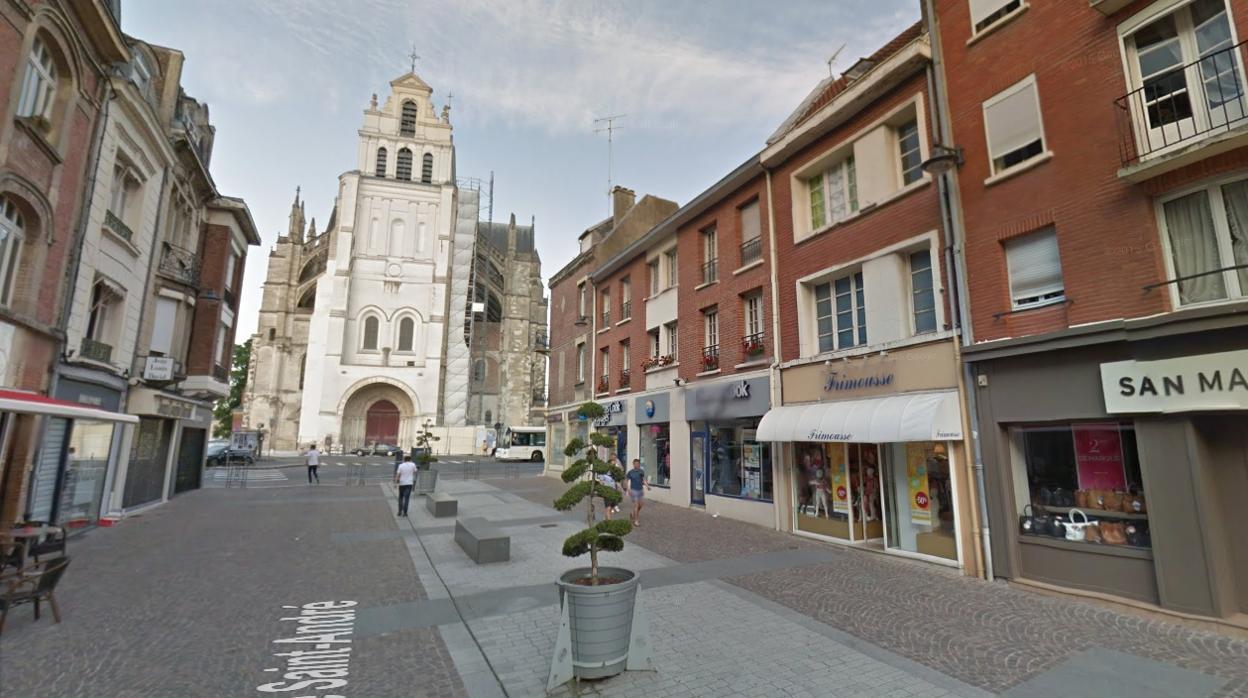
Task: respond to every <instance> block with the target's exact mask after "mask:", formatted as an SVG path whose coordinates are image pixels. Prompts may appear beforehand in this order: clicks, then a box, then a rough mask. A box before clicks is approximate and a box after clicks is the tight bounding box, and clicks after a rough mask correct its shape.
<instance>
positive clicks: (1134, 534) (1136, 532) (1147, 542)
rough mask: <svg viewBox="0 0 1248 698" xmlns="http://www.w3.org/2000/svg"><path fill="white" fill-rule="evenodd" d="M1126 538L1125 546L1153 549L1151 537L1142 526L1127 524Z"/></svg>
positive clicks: (1146, 528)
mask: <svg viewBox="0 0 1248 698" xmlns="http://www.w3.org/2000/svg"><path fill="white" fill-rule="evenodd" d="M1125 533H1126V536H1127V545H1133V546H1135V547H1137V548H1151V547H1153V537H1152V536H1151V535H1149V533H1148V527H1147V526H1144V525H1143V524H1133V523H1132V524H1127V527H1126V530H1125Z"/></svg>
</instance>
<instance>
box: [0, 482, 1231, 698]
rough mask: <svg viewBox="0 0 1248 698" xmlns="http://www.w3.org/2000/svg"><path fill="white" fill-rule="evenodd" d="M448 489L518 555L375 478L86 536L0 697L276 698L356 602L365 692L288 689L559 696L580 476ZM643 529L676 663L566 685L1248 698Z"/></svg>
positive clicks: (636, 557) (1117, 632) (14, 628)
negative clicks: (295, 664)
mask: <svg viewBox="0 0 1248 698" xmlns="http://www.w3.org/2000/svg"><path fill="white" fill-rule="evenodd" d="M439 490H440V491H444V492H447V493H449V494H452V495H453V496H455V497H457V498H458V500H459V515H460V516H461V517H471V516H483V517H485V518H488V519H490V520H492V521H494V522H495V523H496V525H498V526H499V527H501V528H503V529H504V530H505V531H506V532H507V533H508V534H509V535H510V536H511V546H512V547H511V561H510V562H506V563H496V564H491V565H481V566H478V565H475V564H473V563H471V562H470V561H469V560H468V559H467V557H466V556H465V555H464V553H463V552H462V551H461V550H460V549H459V548H458V546H456V545H455V543H454V541H453V534H454V522H453V521H451V520H449V519H433V518H432V517H430V516H428V515H427V514H426V512H425V509H424V500H423V499H421V498H419V497H417V498H415V499H414V501H413V502H412V506H411V516H410V519H407V520H404V519H398V518H396V517H395V511H394V506H395V504H394V499H393V497H392V495H391V492H390V486H389V485H377V484H371V485H368V486H363V487H344V486H337V485H328V484H327V485H322V486H320V487H289V488H280V489H279V488H274V489H247V490H243V489H211V490H202V491H198V492H193V493H188V494H186V495H182V496H179V497H176V498H174V499H173V500H172V501H170V502H169V503H168V504H167V505H165V506H163V507H160V508H158V509H155V510H153V511H152V512H151V513H149V514H144V515H142V516H139V517H135V518H133V519H128V520H127V521H125V522H123V523H122V524H121V525H120V526H117V527H114V528H108V529H98V530H94V531H91V532H89V533H87V534H86V535H85V536H82V537H79V538H76V539H74V540H73V541H71V543H70V556H71V558H72V560H73V563H72V564H71V567H70V569H69V572H68V574H67V576H66V578H65V580H64V582H63V583H62V586H61V589H60V590H58V598H59V599H60V602H61V610H62V613H63V616H64V622H63V623H61V624H59V625H56V624H53V623H52V622H51V619H50V618H46V617H45V620H43V621H40V622H39V623H33V622H32V620H31V613H30V609H29V608H28V607H22V608H19V609H17V610H16V611H14V612H13V613H11V614H10V617H9V620H8V626H7V627H6V628H5V631H4V634H3V636H2V637H0V656H2V657H3V670H2V671H0V695H4V696H5V698H9V697H10V696H14V697H24V696H50V695H55V696H71V695H93V696H94V695H101V696H104V695H107V696H113V695H125V696H161V697H163V696H171V695H177V696H225V695H270V694H269V693H264V692H259V693H258V692H257V690H258V689H257V687H259V686H263V685H266V684H269V683H271V682H274V681H281V680H282V677H283V674H282V673H281V672H282V671H284V669H282V667H283V666H284V664H283V662H286V661H288V660H285V659H281V658H280V654H279V653H282V652H283V651H284V649H289V647H291V645H289V644H287V645H282V644H278V643H279V641H280V640H282V639H283V638H287V639H288V638H290V637H292V634H293V633H294V630H293V627H292V621H288V620H282V619H283V618H287V617H289V615H290V614H298V613H300V611H299V609H301V608H305V607H306V605H308V604H317V603H325V602H329V601H334V602H342V601H347V600H349V601H354V602H355V603H356V605H355V606H353V607H352V610H353V612H352V614H351V619H350V626H349V632H347V631H344V632H346V634H345V635H344V636H343V637H344V638H345V639H341V638H340V640H341V641H342V642H343V645H342V646H343V647H344V648H349V656H350V662H349V676H346V677H345V679H344V680H346V681H348V685H346V686H344V687H341V688H337V689H335V690H328V688H326V687H325V686H319V687H308V688H309V689H317V688H319V689H320V690H307V691H304V692H299V691H296V692H295V693H278V695H283V694H285V695H304V694H307V695H321V696H325V695H343V696H370V697H372V696H409V695H416V696H472V697H476V696H482V697H485V696H489V697H496V696H502V695H507V696H541V695H543V694H544V692H545V691H544V689H545V683H546V677H547V672H548V670H549V666H550V658H551V653H552V650H553V645H554V638H555V632H556V623H557V619H558V609H557V605H556V596H555V588H554V585H553V580H554V579H555V577H556V576H557V575H558V574H559V573H560V572H562V571H563V570H565V569H569V568H571V567H575V566H580V565H581V563H582V562H583V561H582V560H569V559H567V558H564V557H563V556H562V555H561V553H560V548H561V542H562V540H563V538H564V537H565V536H567V535H568V534H569V533H571V532H573V531H576V530H579V529H580V527H581V525H582V523H581V521H580V520H579V518H578V517H577V516H575V515H569V514H563V513H560V512H557V511H555V510H554V509H552V508H551V506H550V502H551V501H552V500H553V499H554V497H555V496H556V495H557V494H558V493H561V492H562V490H563V484H562V483H561V482H559V481H557V480H555V479H553V478H546V477H521V478H515V479H497V480H487V481H478V480H461V479H453V478H452V479H446V480H443V481H441V482H440V483H439ZM643 524H644V525H643V527H642V528H640V529H637V530H636V531H634V533H633V534H631V535H630V536H629V537H628V539H627V541H626V546H625V550H624V552H622V553H619V554H607V555H606V556H605V560H604V562H605V564H619V565H622V566H626V567H629V568H631V569H634V570H637V571H639V572H640V575H641V583H642V590H641V592H640V595H639V599H640V602H641V604H642V607H643V609H644V611H645V613H646V617H647V620H648V623H649V626H650V633H651V641H652V643H653V646H654V648H655V660H656V664H657V671H655V672H629V673H625V674H622V675H620V676H617V677H614V678H611V679H607V680H604V681H599V682H587V683H584V684H581V685H579V686H577V685H575V684H572V685H569V686H567V687H564V688H563V689H561V690H560V691H559V692H557V693H556V695H560V696H570V695H574V694H575V695H600V696H622V697H629V696H716V697H717V698H718V697H719V696H749V697H754V696H773V695H784V696H806V697H811V698H813V697H815V696H895V697H896V698H912V697H913V696H945V695H957V696H981V695H988V694H1000V693H1004V694H1005V695H1010V696H1048V697H1052V696H1097V697H1098V698H1100V697H1102V696H1124V697H1129V698H1143V697H1152V696H1158V697H1160V696H1184V697H1187V696H1191V697H1194V698H1199V697H1200V696H1248V643H1244V642H1240V641H1236V640H1232V639H1229V638H1224V637H1220V636H1217V635H1212V634H1207V633H1203V632H1198V631H1193V630H1190V629H1187V628H1184V627H1180V626H1177V625H1174V624H1171V623H1167V622H1164V621H1158V620H1147V619H1142V618H1138V617H1134V616H1125V615H1121V614H1118V613H1115V612H1113V611H1111V610H1109V609H1107V608H1105V607H1101V606H1097V605H1095V604H1090V603H1082V602H1078V601H1071V600H1067V599H1059V598H1052V597H1048V596H1043V595H1038V594H1033V593H1029V592H1026V591H1022V590H1018V589H1014V588H1011V587H1009V586H1006V585H1004V584H988V583H985V582H980V581H977V580H973V579H966V578H964V577H960V576H958V575H957V574H954V573H952V572H951V571H949V570H946V569H944V568H940V567H933V566H930V565H925V564H923V563H917V562H912V561H909V560H903V559H895V558H893V557H890V556H884V555H879V554H875V553H870V552H864V551H860V550H852V549H846V548H843V547H840V546H833V545H826V544H821V543H817V542H814V541H810V540H805V539H800V538H795V537H793V536H790V535H787V534H782V533H778V532H776V531H771V530H768V529H764V528H760V527H756V526H751V525H748V524H743V523H740V522H736V521H731V520H727V519H713V518H711V517H710V516H707V515H705V514H702V513H700V512H696V511H692V510H688V509H683V508H677V507H671V506H665V505H661V504H657V503H653V502H652V503H648V504H647V505H646V509H645V513H644V516H643ZM335 649H336V648H335ZM317 651H321V650H317Z"/></svg>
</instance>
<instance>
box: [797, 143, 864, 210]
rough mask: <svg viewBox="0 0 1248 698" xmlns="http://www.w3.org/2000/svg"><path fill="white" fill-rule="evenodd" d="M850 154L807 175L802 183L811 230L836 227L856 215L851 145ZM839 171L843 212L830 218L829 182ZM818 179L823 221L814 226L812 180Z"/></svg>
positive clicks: (855, 192) (853, 161)
mask: <svg viewBox="0 0 1248 698" xmlns="http://www.w3.org/2000/svg"><path fill="white" fill-rule="evenodd" d="M849 145H850V152H849V154H848V155H847V156H845V157H844V158H841V159H839V160H837V161H836V162H834V163H832V164H830V165H828V166H827V167H823V168H821V169H820V170H819V171H818V172H815V173H813V174H811V175H808V176H807V177H806V178H805V179H804V180H803V181H804V183H805V185H806V198H807V200H808V201H807V206H806V215H807V216H808V218H809V219H810V227H811V229H812V230H821V229H823V228H826V227H829V226H833V225H836V224H837V223H840V222H842V221H846V220H849V219H850V218H852V217H853V216H854V214H856V213H858V210H859V206H858V164H857V162H856V161H855V160H854V154H853V149H852V146H853V143H852V142H851V143H850V144H849ZM838 170H839V173H840V178H841V194H842V195H843V196H844V198H845V211H844V212H843V213H842V214H841V215H840V217H839V218H834V217H833V216H832V210H831V202H832V183H831V182H830V181H829V180H830V177H829V175H831V174H832V173H833V172H836V171H838ZM816 178H818V179H819V198H820V201H821V204H822V206H823V220H822V221H820V222H818V223H817V224H816V221H815V206H814V203H815V201H814V200H815V189H814V186H815V185H814V184H813V182H814V180H815V179H816Z"/></svg>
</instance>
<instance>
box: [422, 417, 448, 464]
mask: <svg viewBox="0 0 1248 698" xmlns="http://www.w3.org/2000/svg"><path fill="white" fill-rule="evenodd" d="M431 427H433V422H431V421H429V420H427V419H426V420H425V423H424V424H423V425H422V426H421V428H420V431H418V432H416V446H417V448H419V449H420V450H419V451H418V452H417V453H416V467H417V468H419V469H420V470H428V469H429V464H430V463H434V462H436V461H437V460H438V459H437V458H436V457H435V456H434V455H433V442H434V441H441V440H442V437H440V436H435V435H434V433H433V430H432V428H431Z"/></svg>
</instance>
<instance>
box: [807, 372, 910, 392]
mask: <svg viewBox="0 0 1248 698" xmlns="http://www.w3.org/2000/svg"><path fill="white" fill-rule="evenodd" d="M893 375H894V374H893V373H892V371H891V370H889V371H888V372H887V373H885V372H884V371H883V370H880V371H878V372H875V373H869V374H867V375H862V374H860V373H858V372H855V371H845V370H840V371H838V370H836V369H835V368H834V369H832V370H831V371H828V377H827V379H825V380H824V381H823V389H824V391H825V392H830V393H839V392H845V391H857V390H861V389H863V388H884V387H888V386H890V385H892V384H893Z"/></svg>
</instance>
